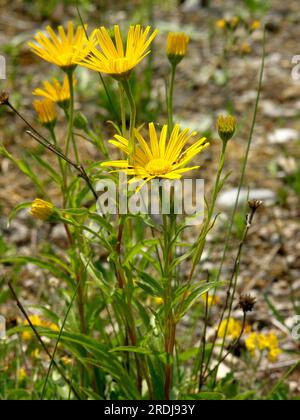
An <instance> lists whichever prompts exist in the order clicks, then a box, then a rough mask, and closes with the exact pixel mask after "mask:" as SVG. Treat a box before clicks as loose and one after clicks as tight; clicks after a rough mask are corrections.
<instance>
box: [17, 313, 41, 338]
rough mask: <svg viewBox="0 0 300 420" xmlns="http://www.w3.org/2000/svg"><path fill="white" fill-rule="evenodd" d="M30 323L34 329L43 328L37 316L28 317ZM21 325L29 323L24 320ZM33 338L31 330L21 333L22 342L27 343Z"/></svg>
mask: <svg viewBox="0 0 300 420" xmlns="http://www.w3.org/2000/svg"><path fill="white" fill-rule="evenodd" d="M29 319H30V322H31V323H32V325H34V326H35V327H41V326H43V321H42V319H41V318H40V317H39V316H38V315H30V316H29ZM23 325H29V322H28V321H27V319H25V321H24V323H23ZM32 337H33V332H32V330H28V331H23V333H22V339H23V340H24V341H29V340H31V339H32Z"/></svg>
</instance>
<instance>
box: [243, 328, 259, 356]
mask: <svg viewBox="0 0 300 420" xmlns="http://www.w3.org/2000/svg"><path fill="white" fill-rule="evenodd" d="M245 344H246V348H247V350H248V351H250V353H255V350H256V349H257V346H258V341H257V333H255V332H253V333H251V334H250V335H249V336H248V337H247V338H246V339H245Z"/></svg>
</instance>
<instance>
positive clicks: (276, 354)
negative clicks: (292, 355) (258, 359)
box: [268, 347, 282, 363]
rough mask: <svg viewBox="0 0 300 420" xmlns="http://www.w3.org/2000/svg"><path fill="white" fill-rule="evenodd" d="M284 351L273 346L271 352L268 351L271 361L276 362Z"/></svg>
mask: <svg viewBox="0 0 300 420" xmlns="http://www.w3.org/2000/svg"><path fill="white" fill-rule="evenodd" d="M281 353H282V351H281V350H280V348H279V347H274V348H272V349H271V350H270V351H269V353H268V359H269V361H270V362H271V363H275V362H277V360H278V358H279V356H280V354H281Z"/></svg>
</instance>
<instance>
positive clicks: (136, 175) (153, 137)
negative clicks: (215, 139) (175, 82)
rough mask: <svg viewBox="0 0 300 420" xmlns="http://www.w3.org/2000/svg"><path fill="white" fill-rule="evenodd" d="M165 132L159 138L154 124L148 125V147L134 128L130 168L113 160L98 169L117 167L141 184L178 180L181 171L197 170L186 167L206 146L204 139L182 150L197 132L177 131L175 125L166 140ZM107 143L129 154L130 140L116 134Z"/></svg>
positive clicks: (178, 129)
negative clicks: (159, 179) (161, 179)
mask: <svg viewBox="0 0 300 420" xmlns="http://www.w3.org/2000/svg"><path fill="white" fill-rule="evenodd" d="M167 133H168V126H167V125H164V126H163V128H162V130H161V134H160V138H159V139H158V136H157V133H156V129H155V126H154V123H153V122H152V123H150V124H149V137H150V146H148V143H147V141H146V140H145V139H144V138H143V136H142V135H141V134H140V133H139V131H138V130H136V129H135V131H134V134H135V138H136V140H137V142H138V147H136V149H135V153H134V155H133V159H132V161H133V165H130V164H129V161H128V160H116V161H110V162H104V163H102V165H101V166H110V167H116V168H119V169H118V170H119V171H123V172H125V173H126V174H127V175H130V176H133V178H132V179H131V180H130V181H129V183H132V182H136V181H140V180H144V183H143V184H142V185H144V184H145V183H146V182H148V181H150V180H151V179H153V178H168V179H180V178H181V176H182V174H183V173H184V172H188V171H191V170H193V169H198V168H199V166H190V167H186V165H187V164H188V163H189V162H190V161H191V160H192V159H193V157H194V156H196V155H197V154H198V153H200V152H201V151H202V150H203V149H204V148H206V147H207V146H208V145H209V143H206V138H205V137H203V138H201V139H199V140H197V141H196V142H195V143H194V144H193V145H192V146H190V147H188V148H187V149H185V150H183V148H184V146H185V145H186V144H187V142H188V141H189V140H190V139H191V138H192V137H194V136H195V135H196V134H197V133H196V132H192V133H191V134H189V129H188V128H186V129H185V130H183V131H182V132H180V127H179V125H178V124H177V125H175V127H174V129H173V131H172V133H171V136H170V138H169V139H167ZM110 143H111V144H113V145H114V146H116V147H117V148H119V149H120V150H122V151H123V152H124V153H125V154H126V155H129V141H128V140H127V139H126V138H124V137H122V136H119V135H115V140H110ZM142 185H141V186H140V187H139V188H141V187H142Z"/></svg>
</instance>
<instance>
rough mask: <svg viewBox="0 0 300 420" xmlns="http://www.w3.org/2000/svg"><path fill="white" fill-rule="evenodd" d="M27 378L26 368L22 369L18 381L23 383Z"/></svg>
mask: <svg viewBox="0 0 300 420" xmlns="http://www.w3.org/2000/svg"><path fill="white" fill-rule="evenodd" d="M26 378H27V373H26V370H25V368H23V367H21V368H20V369H19V371H18V381H19V382H23V381H24V380H25V379H26Z"/></svg>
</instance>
